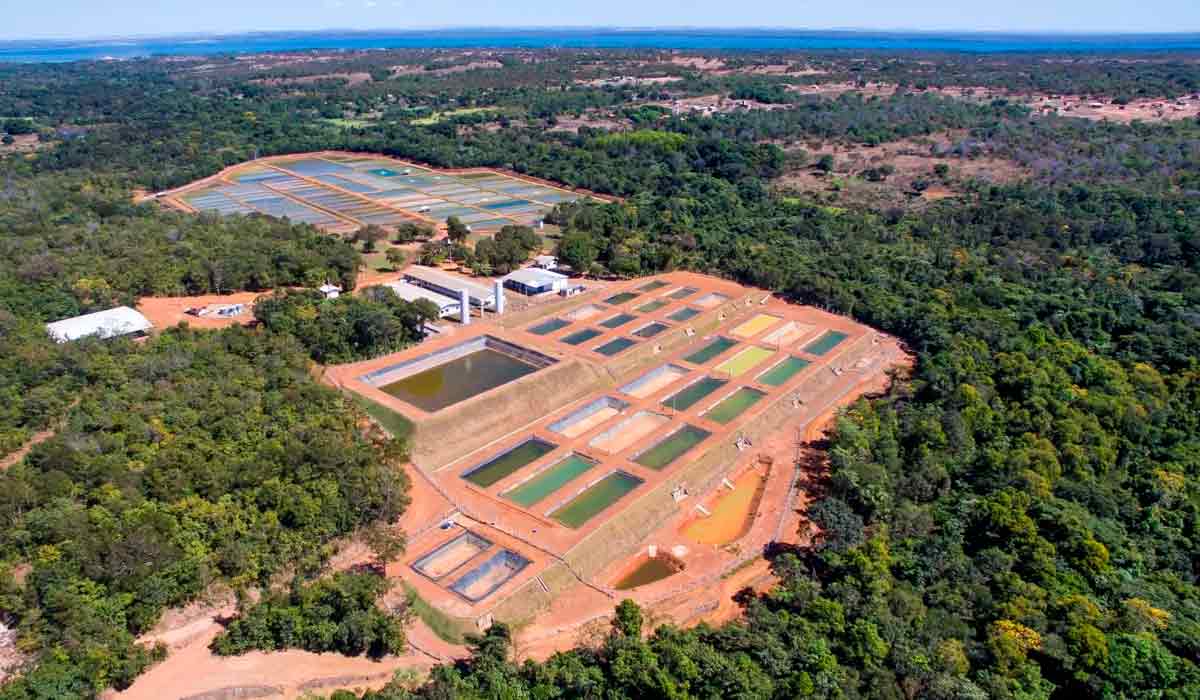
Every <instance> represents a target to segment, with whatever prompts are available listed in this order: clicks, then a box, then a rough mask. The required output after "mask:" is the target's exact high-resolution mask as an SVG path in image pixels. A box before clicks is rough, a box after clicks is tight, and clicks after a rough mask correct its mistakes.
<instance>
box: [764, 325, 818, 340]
mask: <svg viewBox="0 0 1200 700" xmlns="http://www.w3.org/2000/svg"><path fill="white" fill-rule="evenodd" d="M810 330H812V326H809V325H806V324H803V323H796V322H795V321H788V322H787V323H785V324H783V325H782V326H780V327H779V328H776V329H775V330H773V331H771V332H770V333H768V334H766V335H764V336H763V338H762V342H764V343H767V344H769V345H791V344H792V343H794V342H796V341H798V340H800V339H801V338H803V337H804V336H805V335H807V334H808V332H809V331H810Z"/></svg>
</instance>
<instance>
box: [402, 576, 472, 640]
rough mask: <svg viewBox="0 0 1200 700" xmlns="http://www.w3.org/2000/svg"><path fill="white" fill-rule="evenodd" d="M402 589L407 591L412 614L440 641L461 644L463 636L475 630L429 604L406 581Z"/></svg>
mask: <svg viewBox="0 0 1200 700" xmlns="http://www.w3.org/2000/svg"><path fill="white" fill-rule="evenodd" d="M404 590H405V592H406V593H408V599H409V605H411V606H412V611H413V614H415V615H416V616H417V617H419V618H420V619H421V622H424V623H425V624H426V625H428V626H429V629H431V630H433V633H434V634H436V635H437V636H438V638H439V639H441V640H442V641H444V642H448V643H450V644H462V643H463V641H464V637H465V636H466V635H467V634H470V633H473V632H474V631H475V630H474V629H473V628H472V627H471V626H470V625H468V624H466V623H462V622H459V621H458V620H455V619H454V618H452V617H450V616H449V615H447V614H446V613H444V612H442V611H441V610H438V609H437V608H435V607H433V606H432V605H430V604H429V602H428V601H426V600H425V599H424V598H422V597H421V596H420V595H419V594H418V593H417V589H415V588H413V587H412V586H410V585H408V584H407V583H405V584H404Z"/></svg>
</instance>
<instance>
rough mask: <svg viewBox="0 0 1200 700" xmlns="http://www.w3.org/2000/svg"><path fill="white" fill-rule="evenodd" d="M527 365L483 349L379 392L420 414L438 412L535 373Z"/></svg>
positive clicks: (491, 350)
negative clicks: (406, 404) (407, 404)
mask: <svg viewBox="0 0 1200 700" xmlns="http://www.w3.org/2000/svg"><path fill="white" fill-rule="evenodd" d="M538 369H539V368H538V367H535V366H534V365H531V364H529V363H528V362H523V361H521V360H518V359H517V358H515V357H513V356H511V355H507V354H505V353H503V352H499V351H497V350H494V349H492V348H490V347H485V348H483V349H481V350H477V351H475V352H472V353H470V354H468V355H463V356H461V357H458V358H455V359H453V360H450V361H449V362H446V363H444V364H440V365H437V366H434V367H430V368H429V369H426V370H424V371H421V372H417V373H416V374H412V375H409V376H407V377H405V378H403V379H401V380H399V381H396V382H392V383H391V384H385V385H383V386H381V387H379V389H380V390H381V391H383V392H386V393H388V394H391V395H392V396H395V397H396V398H398V399H400V400H402V401H405V402H407V403H410V404H412V405H414V406H416V407H417V408H419V409H421V410H422V411H428V412H430V413H432V412H433V411H439V410H441V409H443V408H445V407H447V406H451V405H453V404H456V403H458V402H459V401H462V400H464V399H469V398H471V397H472V396H475V395H476V394H482V393H483V392H485V391H488V390H491V389H495V388H496V387H498V386H500V385H502V384H507V383H508V382H511V381H513V380H514V379H519V378H521V377H524V376H525V375H527V374H532V373H533V372H536V371H537V370H538Z"/></svg>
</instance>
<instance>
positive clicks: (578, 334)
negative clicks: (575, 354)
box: [562, 328, 600, 345]
mask: <svg viewBox="0 0 1200 700" xmlns="http://www.w3.org/2000/svg"><path fill="white" fill-rule="evenodd" d="M599 335H600V331H598V330H596V329H595V328H584V329H583V330H581V331H575V332H574V333H572V334H570V335H568V336H566V337H564V338H563V339H562V341H563V342H564V343H566V344H567V345H581V344H583V343H586V342H587V341H589V340H591V339H592V338H595V337H597V336H599Z"/></svg>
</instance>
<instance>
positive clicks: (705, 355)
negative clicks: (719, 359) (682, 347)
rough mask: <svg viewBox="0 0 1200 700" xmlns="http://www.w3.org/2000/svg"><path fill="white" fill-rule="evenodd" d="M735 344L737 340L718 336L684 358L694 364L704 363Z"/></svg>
mask: <svg viewBox="0 0 1200 700" xmlns="http://www.w3.org/2000/svg"><path fill="white" fill-rule="evenodd" d="M734 345H737V342H736V341H733V340H730V339H729V338H725V337H718V338H717V339H716V340H714V341H712V342H711V343H709V344H708V345H705V346H704V347H702V348H700V349H699V350H697V351H696V352H694V353H692V354H691V355H688V356H687V357H685V358H683V359H684V360H685V361H687V362H691V363H692V364H694V365H702V364H704V363H705V362H708V361H709V360H711V359H713V358H714V357H716V356H717V355H720V354H721V353H723V352H725V351H726V350H728V349H729V348H731V347H733V346H734Z"/></svg>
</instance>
